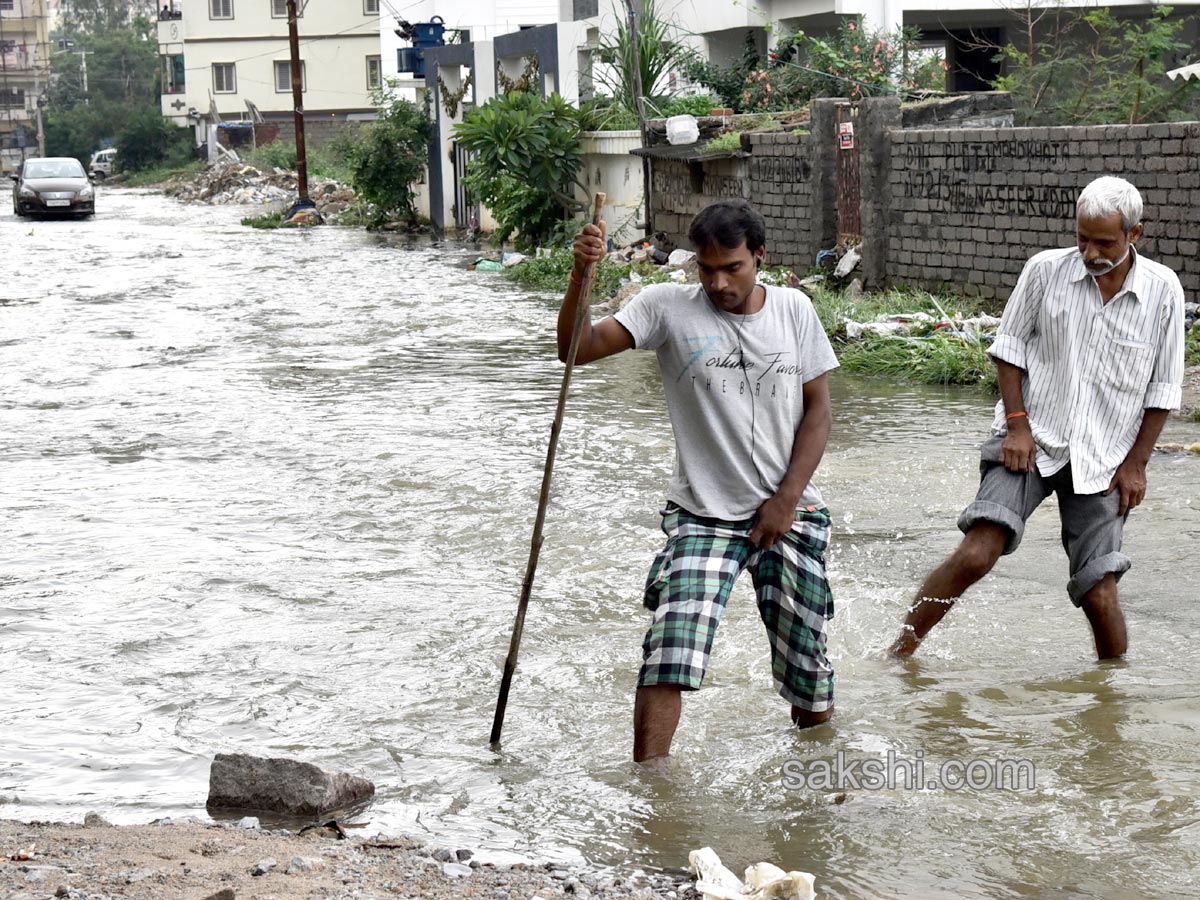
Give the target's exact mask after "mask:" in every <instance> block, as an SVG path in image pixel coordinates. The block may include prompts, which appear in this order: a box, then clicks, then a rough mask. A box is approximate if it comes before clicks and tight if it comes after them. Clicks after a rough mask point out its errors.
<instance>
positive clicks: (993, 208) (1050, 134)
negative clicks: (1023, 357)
mask: <svg viewBox="0 0 1200 900" xmlns="http://www.w3.org/2000/svg"><path fill="white" fill-rule="evenodd" d="M835 103H836V101H824V100H823V101H817V102H816V103H814V105H813V108H812V113H813V114H812V120H811V131H810V132H809V133H807V134H791V133H774V134H757V135H754V134H752V135H748V136H747V137H746V138H744V140H743V149H746V150H749V151H750V156H749V157H748V158H741V159H722V160H707V161H691V162H688V161H680V160H670V161H666V160H656V161H655V163H654V179H653V184H652V203H653V207H654V210H655V216H654V221H655V227H656V229H657V230H659V231H663V232H665V233H666V234H667V236H668V237H669V238H671V239H672V240H673V241H674V242H675V243H677V244H680V245H686V234H687V228H688V224H689V223H690V221H691V219H692V217H693V216H694V215H695V214H696V213H697V212H699V211H700V210H701V209H703V208H704V207H705V206H707V205H708V204H709V203H712V202H714V201H716V200H719V199H726V198H729V197H744V198H745V199H747V200H749V201H750V202H751V203H753V204H754V205H755V206H756V207H757V208H758V209H759V211H760V212H762V214H763V216H764V217H765V218H766V220H767V226H768V230H767V247H768V255H769V259H770V262H771V263H772V264H777V265H786V266H791V267H793V268H795V269H796V270H797V271H804V270H806V269H808V268H809V267H811V266H812V265H813V263H814V262H815V259H816V254H817V252H818V251H819V250H821V249H825V248H831V247H833V246H834V244H835V243H836V241H837V227H836V226H837V214H836V199H835V198H836V174H835V173H834V170H833V159H834V154H835V153H836V149H835V148H836V140H837V138H836V130H835V117H834V110H835V105H834V104H835ZM901 120H902V117H901V110H900V108H899V103H898V102H897V101H896V100H895V98H874V99H871V100H867V101H864V102H863V103H862V104H861V105H860V107H859V114H858V118H857V125H856V135H855V140H856V141H857V143H858V149H859V153H860V160H861V163H860V178H861V203H860V211H861V215H862V236H863V241H862V252H863V262H862V270H861V274H862V275H863V276H864V279H865V281H866V283H867V284H868V285H871V286H874V287H881V286H883V285H886V284H901V283H906V284H913V285H920V286H924V287H927V288H931V289H937V288H941V287H943V286H945V287H948V288H950V289H952V290H956V291H959V292H962V293H965V294H970V295H979V296H984V297H989V298H991V297H996V298H1006V297H1007V296H1008V295H1009V294H1010V293H1011V291H1012V289H1013V287H1014V286H1015V284H1016V280H1017V276H1018V275H1019V274H1020V272H1021V268H1022V266H1023V265H1024V264H1025V262H1026V260H1028V259H1029V257H1030V256H1032V255H1033V254H1035V253H1037V252H1038V251H1040V250H1046V249H1050V248H1054V247H1069V246H1072V245H1073V244H1074V241H1075V198H1076V196H1078V194H1079V191H1080V189H1081V188H1083V186H1084V185H1086V184H1087V183H1088V182H1090V181H1091V180H1093V179H1094V178H1097V177H1099V176H1100V175H1119V176H1122V177H1124V178H1127V179H1128V180H1129V181H1131V182H1133V184H1135V185H1136V186H1137V187H1138V188H1139V189H1140V190H1141V192H1142V197H1143V199H1144V200H1145V204H1146V208H1145V214H1144V217H1143V221H1144V225H1145V235H1144V237H1143V238H1142V240H1141V242H1140V243H1139V245H1138V246H1139V249H1140V250H1141V251H1142V252H1143V253H1144V254H1145V255H1146V256H1148V257H1149V258H1151V259H1155V260H1157V261H1159V262H1161V263H1163V264H1165V265H1167V266H1169V267H1170V268H1172V269H1173V270H1175V272H1177V273H1178V274H1179V277H1180V280H1181V281H1182V282H1183V286H1184V290H1185V291H1187V293H1188V295H1189V297H1195V296H1197V295H1200V215H1198V214H1197V210H1200V123H1198V122H1191V123H1176V124H1162V125H1106V126H1095V127H1087V128H1000V129H996V128H975V129H970V128H957V129H948V128H943V129H933V130H928V129H926V130H908V129H902V128H900V127H898V126H899V125H900V122H901Z"/></svg>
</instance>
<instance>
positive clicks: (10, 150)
mask: <svg viewBox="0 0 1200 900" xmlns="http://www.w3.org/2000/svg"><path fill="white" fill-rule="evenodd" d="M49 41H50V30H49V19H48V17H47V14H46V0H0V170H3V171H5V172H11V171H15V170H16V169H17V168H18V167H19V166H20V164H21V162H22V160H24V159H25V157H27V156H37V155H38V154H39V153H40V152H41V151H40V149H39V147H40V144H41V141H42V118H41V107H42V106H43V105H44V103H45V96H46V89H47V87H48V86H49V78H50V48H49Z"/></svg>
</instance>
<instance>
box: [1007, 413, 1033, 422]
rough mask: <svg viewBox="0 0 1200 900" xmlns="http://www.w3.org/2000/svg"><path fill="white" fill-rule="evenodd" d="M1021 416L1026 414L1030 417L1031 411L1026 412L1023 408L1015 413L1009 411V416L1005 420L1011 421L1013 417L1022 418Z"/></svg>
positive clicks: (1026, 416)
mask: <svg viewBox="0 0 1200 900" xmlns="http://www.w3.org/2000/svg"><path fill="white" fill-rule="evenodd" d="M1021 416H1024V417H1025V418H1027V419H1028V418H1029V413H1027V412H1025V410H1021V411H1020V412H1015V413H1009V414H1008V415H1007V416H1005V417H1004V421H1005V422H1011V421H1012V420H1013V419H1019V418H1021Z"/></svg>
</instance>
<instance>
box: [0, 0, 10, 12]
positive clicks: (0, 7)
mask: <svg viewBox="0 0 1200 900" xmlns="http://www.w3.org/2000/svg"><path fill="white" fill-rule="evenodd" d="M12 11H13V0H0V12H12Z"/></svg>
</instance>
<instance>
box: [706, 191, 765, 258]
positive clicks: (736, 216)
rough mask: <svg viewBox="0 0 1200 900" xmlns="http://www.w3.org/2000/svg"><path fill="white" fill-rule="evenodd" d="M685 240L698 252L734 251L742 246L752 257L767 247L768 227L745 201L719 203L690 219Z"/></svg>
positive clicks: (723, 201) (707, 207)
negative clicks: (716, 247) (719, 248)
mask: <svg viewBox="0 0 1200 900" xmlns="http://www.w3.org/2000/svg"><path fill="white" fill-rule="evenodd" d="M688 240H689V241H691V242H692V246H693V247H695V248H696V249H697V250H703V249H704V248H705V247H712V246H714V245H719V246H721V247H724V248H725V249H726V250H736V249H737V248H738V247H740V246H742V244H743V242H744V243H745V244H746V247H747V249H749V251H750V252H751V253H757V252H758V249H759V248H760V247H762V246H763V245H764V244H766V243H767V223H766V222H765V221H764V220H763V217H762V216H761V215H759V212H758V210H756V209H755V208H754V207H753V206H751V205H750V204H749V203H747V202H746V201H745V200H722V201H721V202H719V203H714V204H712V205H711V206H706V207H704V209H702V210H700V212H699V213H698V214H697V215H696V218H694V219H692V226H691V227H690V228H689V229H688Z"/></svg>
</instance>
